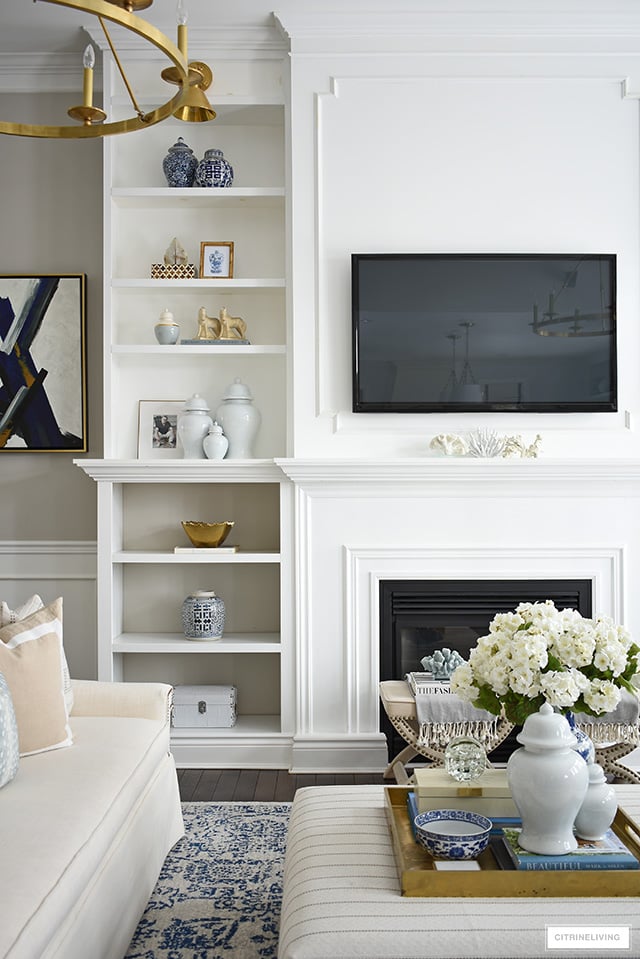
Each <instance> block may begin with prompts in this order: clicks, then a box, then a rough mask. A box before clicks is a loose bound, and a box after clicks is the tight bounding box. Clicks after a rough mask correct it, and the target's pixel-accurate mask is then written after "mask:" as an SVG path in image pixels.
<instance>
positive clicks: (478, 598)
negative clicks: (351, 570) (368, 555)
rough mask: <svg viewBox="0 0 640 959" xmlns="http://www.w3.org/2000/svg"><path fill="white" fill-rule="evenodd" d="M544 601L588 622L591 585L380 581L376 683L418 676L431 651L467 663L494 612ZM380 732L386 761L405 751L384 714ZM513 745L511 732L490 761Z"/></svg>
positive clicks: (498, 759)
mask: <svg viewBox="0 0 640 959" xmlns="http://www.w3.org/2000/svg"><path fill="white" fill-rule="evenodd" d="M546 599H551V600H553V602H554V603H555V605H556V607H557V608H558V609H576V610H578V612H579V613H580V614H581V615H582V616H586V617H590V616H591V615H592V584H591V580H588V579H563V580H557V579H555V580H548V579H542V580H537V579H536V580H532V579H527V580H481V579H474V580H468V579H465V580H384V581H382V582H381V583H380V680H381V681H384V680H386V679H403V678H404V677H405V675H406V674H407V673H408V672H413V671H421V670H422V669H423V666H422V665H421V664H420V660H421V659H422V658H423V657H424V656H428V655H429V654H430V653H432V652H433V651H434V650H436V649H443V648H445V647H446V648H448V649H455V650H457V652H459V653H460V655H461V656H462V657H463V658H464V659H467V658H468V654H469V651H470V650H471V649H472V647H473V646H475V644H476V642H477V640H478V638H479V637H480V636H484V635H486V634H487V633H488V631H489V623H490V622H491V620H492V619H493V617H494V616H495V615H496V613H506V612H509V611H510V610H513V609H515V608H516V606H517V605H518V604H519V603H537V602H544V600H546ZM381 730H382V732H384V733H385V735H386V737H387V742H388V744H389V755H390V757H392V756H395V755H396V754H397V753H398V752H399V751H400V750H401V749H402V748H403V746H406V743H405V742H404V740H403V739H402V738H401V737H400V735H399V734H398V733H397V732H396V730H395V729H394V728H393V726H392V725H391V723H390V722H389V720H388V719H387V716H386V714H385V713H384V711H382V716H381ZM517 745H518V744H517V742H515V732H514V733H512V734H511V736H510V737H509V738H508V739H507V740H505V742H504V743H503V744H502V745H501V746H499V747H498V748H497V749H496V750H494V752H493V753H492V754H491V759H492V760H493V761H495V762H504V761H506V759H507V758H508V756H509V755H510V753H511V752H512V751H513V749H514V747H515V746H517Z"/></svg>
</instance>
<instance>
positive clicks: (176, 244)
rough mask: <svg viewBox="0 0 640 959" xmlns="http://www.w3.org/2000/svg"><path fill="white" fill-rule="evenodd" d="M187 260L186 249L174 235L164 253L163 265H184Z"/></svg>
mask: <svg viewBox="0 0 640 959" xmlns="http://www.w3.org/2000/svg"><path fill="white" fill-rule="evenodd" d="M188 262H189V257H188V256H187V251H186V250H185V248H184V247H183V246H182V244H181V243H180V241H179V240H178V239H177V238H176V237H175V236H174V238H173V240H172V241H171V243H170V244H169V246H168V247H167V249H166V251H165V254H164V265H165V266H186V264H187V263H188Z"/></svg>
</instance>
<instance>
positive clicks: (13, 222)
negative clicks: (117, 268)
mask: <svg viewBox="0 0 640 959" xmlns="http://www.w3.org/2000/svg"><path fill="white" fill-rule="evenodd" d="M34 100H35V97H33V96H31V95H29V94H21V95H18V96H15V95H8V94H3V95H0V116H1V117H2V118H3V119H12V120H15V119H16V118H17V117H18V116H20V117H21V118H22V119H24V120H26V121H27V122H29V121H31V122H34V121H35V120H36V118H35V116H34V114H33V112H32V111H33V107H34ZM43 100H44V102H43ZM38 101H39V107H38V109H39V111H40V114H41V115H44V116H46V113H47V111H48V109H49V107H51V115H52V116H53V115H56V116H57V115H59V111H60V107H61V105H63V106H66V105H67V104H68V103H69V102H70V100H69V98H68V97H67V96H66V95H59V94H55V95H54V94H49V95H48V96H45V97H44V98H43V97H38ZM56 111H58V112H57V113H56ZM37 119H40V117H38V118H37ZM47 122H51V121H47ZM0 170H1V171H2V172H1V176H0V201H1V202H0V211H1V213H0V273H4V274H10V273H27V274H28V273H31V272H33V273H43V274H44V273H86V275H87V343H88V356H87V377H88V411H89V452H88V454H86V455H87V456H94V457H99V456H101V455H102V292H101V286H102V141H101V140H97V141H95V142H94V141H79V140H75V141H74V140H72V141H64V140H59V141H56V140H40V139H33V138H29V137H13V136H2V137H0ZM75 456H76V457H77V454H75ZM73 460H74V454H73V453H28V452H24V453H22V452H21V453H17V452H16V453H10V452H0V540H4V541H7V540H9V541H12V540H94V539H95V536H96V488H95V483H94V482H93V481H92V480H91V479H89V478H88V477H87V476H86V474H85V473H84V472H83V471H82V470H81V469H79V468H78V467H77V466H74V464H73Z"/></svg>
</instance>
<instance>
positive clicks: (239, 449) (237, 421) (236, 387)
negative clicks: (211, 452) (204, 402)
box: [216, 377, 261, 459]
mask: <svg viewBox="0 0 640 959" xmlns="http://www.w3.org/2000/svg"><path fill="white" fill-rule="evenodd" d="M216 421H217V422H218V423H220V424H221V426H222V428H223V430H224V434H225V436H226V437H227V439H228V440H229V450H228V452H227V459H251V457H252V456H253V444H254V441H255V438H256V434H257V432H258V429H259V427H260V422H261V416H260V412H259V410H257V409H256V408H255V406H254V405H253V397H252V395H251V390H250V389H249V387H248V386H246V384H244V383H242V382H241V381H240V379H239V378H238V377H236V379H235V381H234V382H233V383H231V384H230V385H229V386H228V387H227V389H226V390H225V391H224V395H223V397H222V403H221V404H220V406H219V407H218V409H217V410H216Z"/></svg>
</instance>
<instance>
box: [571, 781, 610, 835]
mask: <svg viewBox="0 0 640 959" xmlns="http://www.w3.org/2000/svg"><path fill="white" fill-rule="evenodd" d="M588 772H589V787H588V789H587V795H586V796H585V797H584V801H583V803H582V805H581V806H580V810H579V812H578V815H577V816H576V821H575V831H576V836H580V838H581V839H602V837H603V836H604V834H605V833H606V831H607V829H608V828H609V826H610V825H611V823H612V822H613V820H614V819H615V815H616V812H617V811H618V801H617V799H616V791H615V789H614V788H613V786H611V785H610V784H609V783H608V782H607V777H606V776H605V774H604V769H603V768H602V766H600V765H599V764H598V763H590V764H589V766H588Z"/></svg>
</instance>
